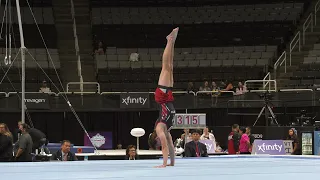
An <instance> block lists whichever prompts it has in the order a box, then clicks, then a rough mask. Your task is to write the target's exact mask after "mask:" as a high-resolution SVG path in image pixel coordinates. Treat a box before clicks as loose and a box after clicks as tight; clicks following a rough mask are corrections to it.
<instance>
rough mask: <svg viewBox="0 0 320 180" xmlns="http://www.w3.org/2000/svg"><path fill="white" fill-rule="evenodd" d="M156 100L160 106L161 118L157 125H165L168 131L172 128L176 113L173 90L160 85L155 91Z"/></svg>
mask: <svg viewBox="0 0 320 180" xmlns="http://www.w3.org/2000/svg"><path fill="white" fill-rule="evenodd" d="M154 98H155V101H156V102H157V103H158V104H159V105H160V111H159V118H158V120H157V121H156V124H155V125H156V126H157V124H158V123H164V124H165V125H166V126H167V129H169V128H170V127H171V126H172V120H173V117H174V115H175V113H176V110H175V109H174V107H173V103H172V102H173V101H174V98H173V94H172V88H169V87H165V86H160V85H159V86H158V88H157V89H156V91H155V94H154Z"/></svg>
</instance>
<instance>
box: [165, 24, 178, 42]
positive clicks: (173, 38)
mask: <svg viewBox="0 0 320 180" xmlns="http://www.w3.org/2000/svg"><path fill="white" fill-rule="evenodd" d="M178 32H179V28H178V27H177V28H175V29H173V30H172V32H171V33H170V34H169V35H168V36H167V40H168V41H173V42H175V41H176V39H177V36H178Z"/></svg>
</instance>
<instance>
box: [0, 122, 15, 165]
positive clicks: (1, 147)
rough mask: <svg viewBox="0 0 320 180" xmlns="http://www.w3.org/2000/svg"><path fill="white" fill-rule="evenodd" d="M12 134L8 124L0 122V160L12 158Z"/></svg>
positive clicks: (6, 160) (4, 160)
mask: <svg viewBox="0 0 320 180" xmlns="http://www.w3.org/2000/svg"><path fill="white" fill-rule="evenodd" d="M12 141H13V140H12V134H11V132H10V131H9V128H8V126H7V125H6V124H4V123H0V162H8V161H10V160H11V159H12V152H13V147H12Z"/></svg>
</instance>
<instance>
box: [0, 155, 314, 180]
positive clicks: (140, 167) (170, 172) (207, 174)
mask: <svg viewBox="0 0 320 180" xmlns="http://www.w3.org/2000/svg"><path fill="white" fill-rule="evenodd" d="M159 164H161V160H140V161H124V160H122V161H78V162H38V163H0V174H1V179H4V180H14V179H24V180H49V179H50V180H58V179H59V180H60V179H61V180H62V179H63V180H65V179H85V180H91V179H92V180H96V179H103V180H106V179H117V180H118V179H128V180H129V179H130V180H135V179H139V180H158V179H159V180H160V179H161V180H171V179H172V180H178V179H179V180H180V179H181V180H182V179H183V180H202V179H223V180H227V179H230V180H231V179H232V180H234V179H259V180H264V179H268V180H270V179H272V180H276V179H311V178H314V179H318V178H319V175H320V158H318V157H315V156H314V157H311V158H309V157H304V156H299V157H293V156H241V157H231V156H220V157H212V158H203V159H177V163H176V166H175V167H167V168H165V169H156V168H153V166H156V165H159Z"/></svg>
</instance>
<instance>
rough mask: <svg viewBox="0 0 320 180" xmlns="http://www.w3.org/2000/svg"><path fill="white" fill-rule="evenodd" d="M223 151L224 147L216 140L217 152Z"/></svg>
mask: <svg viewBox="0 0 320 180" xmlns="http://www.w3.org/2000/svg"><path fill="white" fill-rule="evenodd" d="M222 151H223V149H222V148H221V146H220V143H219V142H217V141H216V152H217V153H219V152H222Z"/></svg>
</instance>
